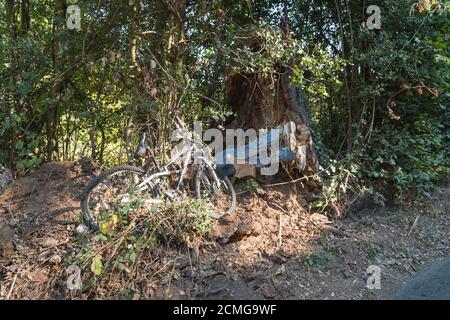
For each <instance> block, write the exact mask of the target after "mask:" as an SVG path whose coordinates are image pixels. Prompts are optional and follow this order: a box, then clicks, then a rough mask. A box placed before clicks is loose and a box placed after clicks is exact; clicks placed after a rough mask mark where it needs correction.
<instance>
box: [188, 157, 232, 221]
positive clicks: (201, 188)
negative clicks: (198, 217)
mask: <svg viewBox="0 0 450 320" xmlns="http://www.w3.org/2000/svg"><path fill="white" fill-rule="evenodd" d="M214 176H215V173H214V171H213V169H212V168H210V167H209V166H206V165H200V166H199V167H198V169H197V172H196V173H195V177H194V188H195V192H196V194H197V198H198V199H204V200H207V201H208V203H209V207H210V210H211V212H212V217H213V218H214V219H220V218H222V217H223V216H225V215H228V214H231V213H233V211H234V210H235V209H236V191H235V190H234V187H233V184H232V183H231V181H230V179H228V177H223V178H219V182H220V185H217V183H216V181H215V179H214Z"/></svg>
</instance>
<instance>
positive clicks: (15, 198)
mask: <svg viewBox="0 0 450 320" xmlns="http://www.w3.org/2000/svg"><path fill="white" fill-rule="evenodd" d="M99 169H100V168H98V167H97V166H95V165H93V164H92V163H91V162H89V161H83V160H80V161H78V162H54V163H49V164H45V165H43V166H42V167H41V168H39V169H38V170H36V171H35V172H33V173H31V174H28V175H27V176H24V177H20V178H18V179H17V180H16V181H15V182H13V183H12V184H11V185H9V187H7V188H6V190H5V191H4V192H3V194H2V195H0V299H87V298H90V299H109V298H114V299H121V298H125V299H155V298H159V299H161V298H164V299H169V298H178V299H386V298H391V297H392V296H393V294H394V293H396V292H398V291H399V290H400V289H401V288H402V287H403V285H404V284H405V283H406V282H407V281H408V280H410V279H411V278H412V277H413V276H414V275H415V274H416V273H418V272H419V271H421V270H423V269H425V268H426V267H427V266H429V265H431V264H432V262H434V261H436V260H439V259H441V258H444V257H446V256H448V255H449V254H450V236H449V234H450V211H449V204H448V200H447V199H448V194H449V191H448V187H444V188H443V190H444V191H443V192H442V193H436V194H435V195H434V196H433V199H431V200H428V201H427V202H419V201H416V202H415V203H414V204H411V206H410V207H409V208H405V207H403V208H397V207H384V208H362V209H360V210H358V211H357V212H354V213H353V214H349V215H348V216H347V217H346V218H344V219H341V220H337V221H330V220H329V218H327V216H325V215H322V214H318V213H311V211H310V210H309V209H308V204H307V203H306V201H305V200H304V197H305V195H306V194H307V193H308V191H307V190H306V189H305V190H303V189H301V188H300V186H299V185H294V184H284V185H281V186H277V187H265V186H262V187H261V190H259V191H258V192H253V193H250V192H248V191H247V192H245V191H243V190H241V189H240V188H239V187H237V191H238V209H237V212H236V213H235V214H233V215H232V216H230V217H229V218H227V219H226V220H225V221H223V222H221V223H220V224H219V225H218V226H216V228H215V229H214V231H213V232H212V234H211V235H210V236H209V238H208V239H204V240H203V241H202V242H201V243H200V244H199V246H198V247H191V248H190V249H188V246H184V247H179V248H160V249H159V250H157V251H158V253H156V252H155V253H154V254H153V253H151V254H150V256H152V254H153V256H154V257H155V259H154V260H152V261H140V262H139V263H140V264H142V265H146V264H152V265H153V267H152V268H150V267H149V268H148V270H150V269H151V270H152V273H151V274H150V273H149V274H143V275H138V274H136V273H134V272H133V270H131V271H130V270H126V272H128V274H129V277H127V281H123V278H116V277H115V276H114V275H111V276H109V279H106V280H102V281H98V282H95V284H96V286H91V289H90V290H83V291H82V292H80V291H79V290H69V289H68V288H67V285H66V283H67V279H68V276H69V275H68V273H67V270H66V269H67V267H68V264H67V262H66V261H67V259H66V257H67V256H70V255H73V252H76V251H79V250H80V239H79V238H80V235H79V227H80V221H81V219H80V209H79V200H80V199H79V197H80V194H81V191H82V190H83V188H84V186H85V185H86V184H87V182H88V181H89V180H90V179H91V178H92V177H93V176H95V175H96V174H97V173H98V172H99ZM77 229H78V230H77ZM193 248H194V251H197V253H196V257H197V258H196V259H195V260H196V261H194V262H193V261H190V263H189V265H188V266H186V265H184V266H183V267H180V265H179V264H177V263H175V261H177V260H179V258H180V256H183V257H184V258H186V257H188V258H190V257H191V255H190V254H189V252H190V251H192V249H193ZM164 250H168V252H164ZM155 251H156V250H155ZM155 265H158V266H159V267H158V268H159V271H158V272H155V267H154V266H155ZM371 265H374V266H378V267H380V270H381V282H380V289H368V288H367V278H368V274H367V273H366V270H367V268H368V267H369V266H371ZM143 270H147V269H145V268H144V269H143ZM83 272H84V273H83V275H82V279H83V281H87V279H91V278H92V274H89V273H90V270H89V269H83ZM95 281H96V280H95Z"/></svg>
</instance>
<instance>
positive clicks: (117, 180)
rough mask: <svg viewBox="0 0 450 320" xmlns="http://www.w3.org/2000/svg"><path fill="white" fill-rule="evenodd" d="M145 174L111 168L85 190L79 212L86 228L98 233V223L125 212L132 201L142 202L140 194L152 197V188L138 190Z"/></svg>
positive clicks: (141, 171)
mask: <svg viewBox="0 0 450 320" xmlns="http://www.w3.org/2000/svg"><path fill="white" fill-rule="evenodd" d="M144 173H145V171H144V170H142V169H140V168H138V167H134V166H129V165H121V166H117V167H113V168H111V169H109V170H107V171H105V172H103V173H101V174H100V175H98V176H97V177H95V178H94V179H93V180H91V182H90V183H89V184H88V185H87V186H86V188H85V190H84V191H83V193H82V197H81V211H82V213H83V218H84V221H85V222H86V224H87V225H88V226H89V227H90V228H92V229H94V230H99V222H100V221H102V220H104V219H107V218H108V217H109V216H111V214H114V213H123V212H125V211H124V210H125V209H124V208H126V207H127V209H126V210H127V212H128V209H129V207H130V203H129V202H130V201H132V199H133V198H134V199H143V197H144V194H143V192H145V193H147V194H149V195H150V196H151V197H156V192H155V190H154V188H150V190H148V189H146V190H144V191H142V190H139V189H138V187H137V186H138V184H139V183H141V182H142V180H143V177H144Z"/></svg>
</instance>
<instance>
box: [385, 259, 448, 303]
mask: <svg viewBox="0 0 450 320" xmlns="http://www.w3.org/2000/svg"><path fill="white" fill-rule="evenodd" d="M392 299H396V300H398V299H401V300H411V299H415V300H427V299H438V300H450V256H448V257H447V258H445V259H444V260H441V261H438V262H435V263H434V264H432V265H431V266H430V267H429V268H427V269H425V270H423V271H421V272H419V273H418V274H417V275H415V276H414V277H413V278H412V279H411V280H410V281H408V282H407V283H406V284H405V285H404V286H403V288H402V289H401V290H400V291H399V292H397V293H396V294H394V295H393V296H392Z"/></svg>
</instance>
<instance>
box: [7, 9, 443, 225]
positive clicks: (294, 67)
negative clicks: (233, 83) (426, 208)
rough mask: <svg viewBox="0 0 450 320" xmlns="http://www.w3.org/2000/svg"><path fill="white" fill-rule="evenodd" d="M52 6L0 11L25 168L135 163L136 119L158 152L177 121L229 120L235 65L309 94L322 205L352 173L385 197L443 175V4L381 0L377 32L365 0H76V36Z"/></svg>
mask: <svg viewBox="0 0 450 320" xmlns="http://www.w3.org/2000/svg"><path fill="white" fill-rule="evenodd" d="M61 3H62V2H60V1H49V0H35V1H32V3H31V5H30V10H29V12H27V11H26V10H21V4H22V2H21V1H14V2H12V1H8V2H4V3H1V4H0V8H1V9H2V10H1V15H2V19H0V52H1V54H0V79H1V81H0V162H1V163H4V164H6V165H7V166H8V167H11V168H12V169H15V170H16V171H18V172H19V173H25V172H26V171H28V170H30V169H33V168H34V167H36V166H38V165H40V164H41V163H43V162H45V161H50V160H75V159H79V158H80V157H90V158H93V159H94V160H96V161H97V162H99V163H100V164H102V165H104V166H111V165H114V164H118V163H124V162H129V161H131V159H132V153H133V151H134V150H133V148H134V147H135V145H136V141H137V139H138V132H139V131H141V130H142V129H144V128H146V129H148V131H149V133H150V135H149V136H150V140H151V145H152V146H153V147H155V149H157V150H156V151H158V154H160V155H161V157H164V156H165V155H166V154H167V153H168V151H169V150H170V132H171V129H172V119H173V117H174V115H179V116H181V117H183V118H184V119H185V120H186V122H188V123H191V122H192V121H195V120H202V121H204V122H211V119H215V120H216V121H218V122H223V121H224V120H225V118H226V117H228V116H230V115H231V110H230V108H229V107H228V106H227V99H226V93H225V92H224V82H225V79H226V76H227V75H228V74H229V72H230V70H232V71H234V72H239V73H241V74H243V75H245V74H255V73H256V74H258V76H261V77H267V78H268V79H272V80H276V77H277V76H278V73H279V72H289V73H290V74H291V82H292V84H294V85H296V86H297V87H299V88H300V89H301V91H302V92H304V93H305V95H306V97H305V99H304V100H305V101H303V103H304V104H305V105H308V111H309V114H310V115H311V118H312V120H313V128H312V134H313V138H314V142H315V145H316V147H317V149H318V153H319V156H320V160H321V162H322V165H323V166H324V167H329V166H335V167H336V172H335V173H333V174H331V175H330V178H329V181H328V182H326V184H325V185H326V187H325V188H326V189H327V190H328V191H329V192H328V194H329V196H327V202H329V201H331V202H335V201H340V199H341V200H342V198H343V197H342V194H341V193H342V192H343V191H342V188H344V189H346V190H347V191H348V190H349V189H348V188H346V187H343V185H345V183H342V179H344V180H343V181H344V182H345V179H346V178H347V177H348V176H349V172H350V173H351V175H352V179H354V181H357V184H358V185H360V186H363V187H364V189H365V191H367V192H368V190H372V191H371V192H372V193H373V195H376V196H377V197H378V198H379V199H382V198H383V197H387V198H389V199H393V198H396V197H401V198H403V197H407V196H408V194H410V193H411V192H415V191H420V192H422V193H426V192H429V190H430V188H431V187H432V186H433V184H434V183H435V182H436V181H437V180H438V179H441V178H445V177H447V176H448V170H449V169H448V168H449V163H448V160H447V159H448V158H449V157H448V152H447V151H446V150H447V149H448V142H449V141H448V140H449V137H448V131H449V127H448V123H450V121H449V120H450V119H449V112H448V105H449V97H450V96H449V93H448V89H449V79H448V76H449V74H448V69H449V56H448V34H449V23H448V21H449V19H448V16H449V6H448V3H447V2H444V1H437V0H432V1H423V0H401V1H398V0H382V1H378V2H377V5H378V6H379V7H380V9H381V15H382V17H381V18H382V26H381V29H380V30H368V28H367V27H366V26H365V22H366V19H367V14H366V7H364V6H367V5H368V4H367V3H366V2H364V1H344V2H342V1H318V0H310V1H305V0H299V1H260V0H255V1H247V0H242V1H233V2H229V1H222V0H217V1H216V0H215V1H212V2H204V1H203V2H202V1H188V2H180V3H179V4H180V5H176V6H173V5H170V3H171V2H170V1H169V2H166V1H163V2H161V1H153V2H146V3H143V4H142V5H140V4H137V3H136V2H128V1H124V2H114V1H102V2H101V3H97V2H92V1H78V2H77V4H78V5H79V6H80V9H81V12H82V30H81V31H74V30H68V29H67V27H66V25H65V13H64V12H60V11H59V9H58V8H59V7H58V4H61ZM286 4H287V8H286V9H287V10H286V11H287V18H288V26H287V25H285V22H284V21H282V22H281V25H282V26H283V27H282V28H280V18H283V19H284V14H285V11H284V5H286ZM13 12H14V13H15V14H11V13H13ZM180 17H181V19H180ZM28 18H30V19H29V20H30V21H31V23H30V25H29V26H27V23H26V22H27V19H28ZM132 43H136V47H135V48H133V47H132V46H131V44H132ZM132 53H134V54H132ZM276 83H277V82H276V81H272V82H271V83H270V84H269V85H274V84H276ZM274 89H276V88H274ZM306 102H308V103H306ZM329 160H336V162H333V161H329ZM341 164H342V166H341ZM352 166H356V167H357V169H356V171H354V170H353V169H352ZM339 170H343V171H342V172H339ZM346 170H347V171H346ZM338 189H341V191H340V194H335V195H331V193H332V190H334V191H335V192H336V190H338ZM381 193H384V194H381ZM116 214H117V215H118V217H122V216H123V214H122V213H116ZM119 220H120V219H119Z"/></svg>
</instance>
